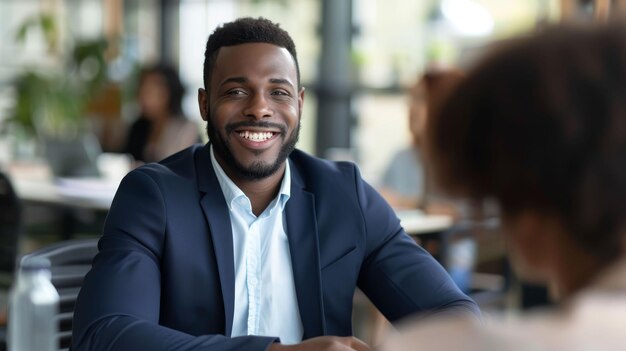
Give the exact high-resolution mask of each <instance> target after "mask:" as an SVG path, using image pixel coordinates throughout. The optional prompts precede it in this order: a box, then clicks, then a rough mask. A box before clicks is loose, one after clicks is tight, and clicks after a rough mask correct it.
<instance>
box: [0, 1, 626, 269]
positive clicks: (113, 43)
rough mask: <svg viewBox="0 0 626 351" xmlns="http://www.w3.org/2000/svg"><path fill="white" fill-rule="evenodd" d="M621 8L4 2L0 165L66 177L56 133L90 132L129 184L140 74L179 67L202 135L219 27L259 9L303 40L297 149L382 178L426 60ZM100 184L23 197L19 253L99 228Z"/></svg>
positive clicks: (92, 149) (0, 7)
mask: <svg viewBox="0 0 626 351" xmlns="http://www.w3.org/2000/svg"><path fill="white" fill-rule="evenodd" d="M625 7H626V6H625V5H624V1H617V0H507V1H501V0H420V1H415V0H106V1H102V0H1V1H0V38H1V39H0V171H2V172H4V173H8V174H10V175H13V180H14V181H24V179H25V178H27V179H32V180H33V181H32V183H27V185H26V186H27V187H28V186H30V185H28V184H31V185H32V186H33V187H34V186H35V185H34V184H36V180H37V179H44V178H45V179H56V181H54V184H56V185H57V186H58V185H59V184H60V185H63V184H64V183H63V182H62V181H63V180H62V179H61V178H63V177H62V176H63V175H64V174H63V171H65V172H66V173H67V170H58V169H55V168H54V167H57V166H56V165H55V164H54V162H60V161H54V160H53V159H54V158H55V155H54V153H55V152H56V153H61V154H62V155H66V156H67V155H68V154H70V153H71V152H75V151H76V150H75V147H73V146H72V145H77V144H72V143H70V148H69V149H62V148H61V147H58V145H57V144H58V141H63V140H71V141H75V140H80V145H81V148H84V149H85V150H82V151H84V154H83V155H78V154H77V155H76V156H71V158H72V160H74V161H76V162H78V159H80V158H81V157H84V158H85V159H90V158H95V159H92V160H91V161H92V162H95V167H98V165H99V166H100V169H99V171H100V173H102V171H104V172H105V173H106V172H107V171H108V172H109V173H110V174H108V176H110V177H111V178H112V179H119V177H120V176H122V175H123V173H124V172H125V171H127V167H126V166H125V164H124V160H121V159H115V157H112V156H111V154H112V153H115V152H119V151H120V150H121V149H122V146H123V143H124V140H125V136H126V133H127V131H128V127H129V125H130V124H131V123H132V121H133V119H134V118H135V117H136V116H137V112H138V106H137V103H136V88H137V73H138V71H139V68H140V67H144V66H147V65H150V64H154V63H157V62H168V63H171V64H172V65H174V66H175V67H176V68H177V69H178V71H179V74H180V76H181V78H182V82H183V84H184V85H185V86H186V88H187V93H186V95H185V97H184V103H183V109H184V114H185V115H186V116H187V117H188V118H189V119H191V120H192V121H194V122H196V123H197V125H198V130H199V131H200V132H201V133H202V134H203V135H204V133H203V132H202V131H203V130H204V125H203V123H202V121H201V119H200V116H199V113H198V108H197V102H196V101H197V100H196V94H197V93H196V92H197V89H198V88H199V87H202V69H203V68H202V64H203V53H204V46H205V43H206V39H207V37H208V35H209V34H210V33H211V32H212V31H213V30H214V29H215V27H216V26H218V25H220V24H221V23H223V22H227V21H230V20H233V19H235V18H237V17H241V16H253V17H258V16H262V17H266V18H269V19H271V20H273V21H275V22H278V23H280V24H281V26H282V27H283V28H284V29H286V30H287V31H288V32H289V33H290V34H291V35H292V37H293V38H294V40H295V43H296V46H297V49H298V55H299V60H300V67H301V74H302V83H303V85H304V86H305V88H306V99H305V108H304V112H303V116H302V124H303V127H302V132H301V138H300V142H299V148H301V149H303V150H305V151H307V152H310V153H312V154H315V155H317V156H320V157H325V158H330V159H348V160H352V161H354V162H356V163H357V164H358V165H359V167H360V169H361V171H362V173H363V175H364V177H365V178H366V179H367V180H368V181H370V182H371V183H372V184H374V185H376V184H377V183H378V182H379V181H380V178H381V176H382V173H383V171H384V168H385V167H386V165H387V164H388V162H389V160H390V158H391V157H392V155H393V154H394V153H395V152H396V151H397V150H399V149H401V148H403V147H405V146H406V145H409V144H410V143H411V135H410V132H409V130H408V127H407V115H408V109H409V107H408V97H407V90H408V89H409V88H410V87H411V86H412V85H413V84H414V83H415V81H416V80H417V78H418V77H419V75H420V74H421V73H422V72H423V71H424V70H425V69H427V68H431V67H459V68H465V67H468V66H470V65H471V64H472V63H473V62H475V60H476V59H477V58H479V57H480V55H481V53H482V52H484V49H485V48H486V47H487V46H488V45H490V44H491V43H493V42H497V41H500V40H506V39H507V38H510V37H513V36H516V35H519V34H522V33H525V32H528V31H532V30H533V29H535V28H537V27H540V26H542V25H545V24H547V23H551V22H558V21H562V20H570V19H575V20H583V21H593V20H604V19H606V18H608V17H610V16H616V15H618V14H619V13H621V12H623V10H624V8H625ZM55 145H57V146H55ZM59 149H60V150H61V151H58V150H59ZM55 150H56V151H55ZM103 153H104V154H103ZM100 155H104V156H102V157H101V156H100ZM74 166H75V167H83V165H81V164H79V163H76V164H75V165H72V164H71V163H70V166H68V167H74ZM113 168H116V169H119V172H117V173H116V171H115V170H112V169H113ZM69 171H70V172H69V173H68V174H69V175H87V176H92V175H94V174H95V173H94V174H91V173H90V172H89V170H85V171H84V172H83V170H82V169H81V172H78V171H76V170H75V169H70V170H69ZM72 171H76V172H74V173H73V172H72ZM59 172H60V173H59ZM96 173H98V172H97V171H96ZM15 174H19V176H15ZM16 178H19V179H16ZM70 181H71V180H68V179H65V182H70ZM65 184H67V183H65ZM90 184H91V183H88V182H87V183H85V182H83V183H81V184H80V186H84V187H89V185H90ZM70 185H71V183H70ZM22 186H23V188H22V190H24V189H26V190H29V189H28V188H24V185H22ZM95 186H96V187H100V188H98V189H96V190H94V189H91V190H85V189H86V188H79V189H78V190H75V191H76V192H78V194H77V193H71V194H68V197H69V198H71V199H72V201H75V203H74V204H75V205H76V206H71V205H72V204H69V205H68V204H67V203H65V204H63V205H61V206H53V205H51V204H52V202H53V201H52V200H50V201H48V200H46V199H42V200H40V201H38V200H32V198H31V199H30V200H29V199H26V201H22V205H23V207H24V211H23V222H24V223H23V224H24V225H23V226H22V238H26V239H24V240H23V242H22V243H21V244H20V245H21V246H20V251H21V252H27V251H29V250H32V249H33V248H35V247H37V246H38V245H42V244H45V243H49V242H51V241H56V240H62V239H67V238H71V237H79V236H97V235H99V230H100V228H101V224H102V220H103V219H104V216H105V215H106V206H103V207H100V208H95V209H94V208H89V206H81V204H82V202H81V201H82V200H84V199H81V196H80V195H81V191H86V192H89V191H91V192H94V191H95V192H96V193H97V192H100V193H103V194H104V195H105V197H106V195H107V194H109V195H110V193H111V192H114V191H115V188H114V187H109V188H107V187H104V188H102V187H101V185H95ZM18 190H19V189H18ZM30 190H31V191H32V192H37V189H36V188H35V189H30ZM65 191H68V190H67V189H65ZM19 195H20V191H18V197H19ZM72 196H74V197H72ZM23 200H24V199H23ZM96 207H97V206H96ZM495 241H497V240H495ZM481 245H482V243H481ZM484 247H486V249H485V248H483V249H480V248H479V255H482V256H481V260H484V261H489V258H491V256H494V257H495V256H498V257H500V256H502V255H503V252H502V245H501V243H499V242H496V243H495V244H494V243H492V245H491V246H490V244H489V243H485V244H484ZM490 247H491V248H490ZM490 255H491V256H490ZM485 257H486V258H485ZM487 270H489V269H487Z"/></svg>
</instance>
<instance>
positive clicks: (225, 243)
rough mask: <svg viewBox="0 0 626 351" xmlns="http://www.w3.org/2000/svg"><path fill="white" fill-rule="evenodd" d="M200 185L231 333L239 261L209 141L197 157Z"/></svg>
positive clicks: (226, 326)
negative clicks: (236, 262)
mask: <svg viewBox="0 0 626 351" xmlns="http://www.w3.org/2000/svg"><path fill="white" fill-rule="evenodd" d="M196 167H197V170H198V188H199V189H200V191H202V192H203V193H204V194H203V195H202V198H201V200H200V204H201V206H202V211H203V212H204V215H205V216H206V219H207V222H208V223H209V229H210V232H211V241H212V242H213V251H214V252H215V258H216V261H217V269H218V272H219V276H220V286H221V288H222V298H223V300H224V312H225V335H226V336H230V335H231V333H232V329H233V315H234V313H235V266H234V265H235V263H234V257H233V255H234V254H233V233H232V226H231V223H230V214H229V213H228V206H227V205H226V200H224V194H223V193H222V191H221V188H220V185H219V182H218V181H217V176H216V175H215V172H214V170H213V166H212V164H211V156H210V153H209V144H207V145H206V146H205V147H204V149H203V150H202V151H201V152H200V153H198V155H197V157H196Z"/></svg>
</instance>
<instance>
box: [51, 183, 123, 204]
mask: <svg viewBox="0 0 626 351" xmlns="http://www.w3.org/2000/svg"><path fill="white" fill-rule="evenodd" d="M119 184H120V183H119V181H115V180H109V179H106V178H98V177H93V178H56V180H55V185H56V188H57V192H58V193H59V195H61V196H64V197H70V198H76V199H89V200H91V201H98V200H101V201H102V202H103V203H110V202H111V200H112V194H115V192H116V191H117V187H118V186H119Z"/></svg>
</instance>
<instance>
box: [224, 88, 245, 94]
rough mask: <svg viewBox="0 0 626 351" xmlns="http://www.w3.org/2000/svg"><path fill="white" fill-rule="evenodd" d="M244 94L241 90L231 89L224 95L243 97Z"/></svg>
mask: <svg viewBox="0 0 626 351" xmlns="http://www.w3.org/2000/svg"><path fill="white" fill-rule="evenodd" d="M244 94H245V92H244V91H243V90H241V89H232V90H229V91H227V92H226V95H244Z"/></svg>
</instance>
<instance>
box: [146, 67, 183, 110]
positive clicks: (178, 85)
mask: <svg viewBox="0 0 626 351" xmlns="http://www.w3.org/2000/svg"><path fill="white" fill-rule="evenodd" d="M153 74H154V75H159V76H161V77H162V78H163V80H164V82H165V86H166V88H167V91H168V93H169V100H168V102H169V103H168V108H169V113H170V117H174V118H181V117H183V97H184V96H185V86H184V85H183V83H182V82H181V81H180V77H179V75H178V71H177V70H176V69H175V68H174V67H173V66H171V65H170V64H167V63H158V64H155V65H153V66H149V67H146V68H144V69H142V70H141V72H140V74H139V84H138V85H137V87H141V85H142V84H143V83H144V80H145V79H146V77H148V76H149V75H153Z"/></svg>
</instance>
